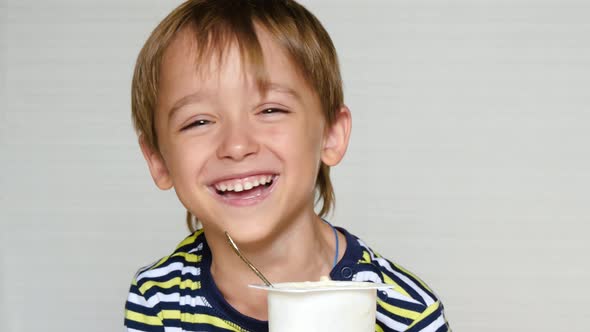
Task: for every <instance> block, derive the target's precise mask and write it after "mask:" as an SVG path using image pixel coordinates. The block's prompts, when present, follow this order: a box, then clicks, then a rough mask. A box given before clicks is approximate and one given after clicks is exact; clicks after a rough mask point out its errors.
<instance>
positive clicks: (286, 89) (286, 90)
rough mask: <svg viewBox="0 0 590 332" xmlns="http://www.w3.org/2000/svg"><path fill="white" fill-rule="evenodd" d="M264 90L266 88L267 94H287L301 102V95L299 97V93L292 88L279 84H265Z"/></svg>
mask: <svg viewBox="0 0 590 332" xmlns="http://www.w3.org/2000/svg"><path fill="white" fill-rule="evenodd" d="M264 88H265V90H266V92H268V91H276V92H280V93H286V94H288V95H291V96H293V97H295V99H297V100H301V95H299V93H298V92H297V91H296V90H294V89H291V88H290V87H288V86H285V85H282V84H279V83H273V82H270V83H268V84H265V85H264Z"/></svg>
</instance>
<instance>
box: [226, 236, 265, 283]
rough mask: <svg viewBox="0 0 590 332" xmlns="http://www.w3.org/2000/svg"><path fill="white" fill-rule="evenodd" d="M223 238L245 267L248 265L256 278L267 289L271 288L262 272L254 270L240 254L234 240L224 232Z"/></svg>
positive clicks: (254, 267)
mask: <svg viewBox="0 0 590 332" xmlns="http://www.w3.org/2000/svg"><path fill="white" fill-rule="evenodd" d="M225 237H226V238H227V242H229V244H230V245H231V247H232V249H233V250H234V252H235V253H236V255H238V257H240V259H242V261H244V263H246V265H248V267H249V268H250V270H252V271H253V272H254V273H256V275H257V276H258V278H260V280H262V281H263V282H264V284H265V285H267V286H268V287H272V284H271V283H270V281H268V279H266V277H264V275H263V274H262V272H260V271H259V270H258V269H257V268H256V266H254V265H253V264H252V263H250V261H249V260H248V259H247V258H246V257H245V256H244V255H242V253H241V252H240V249H238V246H237V245H236V243H235V242H234V240H232V238H231V236H229V233H228V232H227V231H226V232H225Z"/></svg>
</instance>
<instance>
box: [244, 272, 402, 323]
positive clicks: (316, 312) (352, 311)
mask: <svg viewBox="0 0 590 332" xmlns="http://www.w3.org/2000/svg"><path fill="white" fill-rule="evenodd" d="M250 287H253V288H258V289H263V290H266V291H267V292H268V324H269V332H302V331H306V332H320V331H321V332H325V331H339V332H374V331H375V313H376V306H377V289H383V288H391V287H392V286H391V285H385V284H377V283H372V282H354V281H333V280H325V281H306V282H290V283H278V284H273V287H268V286H263V285H250Z"/></svg>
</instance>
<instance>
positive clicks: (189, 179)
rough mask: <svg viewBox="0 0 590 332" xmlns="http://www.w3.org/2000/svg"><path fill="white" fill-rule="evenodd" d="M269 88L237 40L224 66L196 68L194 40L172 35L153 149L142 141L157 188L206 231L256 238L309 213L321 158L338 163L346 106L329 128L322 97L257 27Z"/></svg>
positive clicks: (240, 238)
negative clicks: (171, 194) (247, 66)
mask: <svg viewBox="0 0 590 332" xmlns="http://www.w3.org/2000/svg"><path fill="white" fill-rule="evenodd" d="M258 35H259V39H260V42H261V45H262V49H263V54H264V59H265V68H266V72H267V75H268V76H267V78H268V81H269V83H270V85H269V89H268V91H267V92H266V93H264V92H263V91H260V90H259V88H258V85H257V84H256V82H255V80H254V77H253V76H252V75H250V74H249V73H248V72H247V71H246V70H244V68H243V67H242V63H241V60H240V54H239V52H238V50H237V48H236V47H235V46H232V47H229V48H228V49H227V52H226V53H225V56H224V58H223V60H222V62H221V63H218V62H217V61H211V62H210V63H208V64H202V65H200V66H199V71H197V68H196V66H195V59H194V57H193V56H192V55H191V50H194V47H198V45H195V44H194V42H193V41H192V36H191V33H190V31H188V30H185V31H182V32H180V33H179V35H178V37H177V38H176V39H175V41H174V42H173V43H172V44H171V45H170V46H169V48H168V49H167V50H166V53H165V55H164V59H163V63H162V67H161V76H160V85H159V87H158V88H159V93H158V105H157V109H156V116H155V121H156V122H155V127H156V132H157V134H158V142H159V145H160V154H158V153H155V152H154V151H152V150H150V149H149V148H148V147H147V146H146V145H145V144H144V143H143V142H142V141H141V140H140V142H141V143H142V144H141V146H142V150H143V152H144V156H145V157H146V160H147V161H148V165H149V167H150V171H151V173H152V176H153V178H154V180H155V182H156V184H157V185H158V187H160V188H161V189H169V188H171V187H174V188H175V190H176V193H177V195H178V197H179V198H180V200H181V201H182V203H183V204H184V205H185V206H186V207H187V208H188V209H189V210H190V211H191V212H192V213H193V214H194V215H196V216H197V217H198V218H199V219H200V220H201V221H202V223H203V225H204V226H205V227H206V228H207V231H208V232H209V230H211V231H216V232H219V233H218V234H221V233H220V232H222V231H224V230H227V231H228V232H229V233H230V234H232V236H233V237H234V238H236V239H237V240H238V241H243V242H248V241H258V240H261V239H264V238H265V237H267V236H270V235H271V233H272V232H274V231H276V230H278V229H279V228H281V227H284V226H285V225H287V223H288V222H290V221H292V220H294V219H298V218H299V219H301V218H306V217H310V216H313V205H314V189H315V180H316V176H317V174H318V170H319V165H320V160H322V161H323V162H325V163H326V164H328V165H335V164H336V163H338V162H339V161H340V159H341V158H342V156H343V154H344V152H345V150H346V146H347V144H348V135H349V132H350V113H349V111H348V109H346V108H345V107H343V108H342V109H341V110H340V112H339V115H338V117H337V121H336V124H335V125H334V126H332V127H330V128H326V122H325V119H324V115H323V113H322V109H321V105H320V100H319V98H318V96H317V95H316V94H315V93H314V91H313V90H311V88H310V87H309V86H308V84H307V83H306V82H305V81H304V79H303V78H302V77H300V75H299V74H298V72H297V70H296V68H295V67H294V66H293V65H292V64H291V62H290V61H289V60H288V57H287V56H286V54H285V53H284V52H283V50H282V49H281V48H280V47H279V46H278V45H276V44H275V42H274V41H272V40H271V39H270V37H269V35H268V34H266V33H265V32H264V31H262V30H261V31H260V32H259V34H258Z"/></svg>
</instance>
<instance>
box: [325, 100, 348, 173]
mask: <svg viewBox="0 0 590 332" xmlns="http://www.w3.org/2000/svg"><path fill="white" fill-rule="evenodd" d="M351 125H352V117H351V115H350V110H349V109H348V107H346V105H344V106H342V107H341V108H340V110H339V111H338V113H337V114H336V119H335V121H334V123H333V124H332V126H331V127H330V128H327V129H326V134H325V136H324V146H323V148H322V157H321V159H322V161H323V162H324V164H326V165H328V166H335V165H336V164H338V163H339V162H340V160H342V158H343V157H344V153H345V152H346V149H347V148H348V140H349V138H350V128H351Z"/></svg>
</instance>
